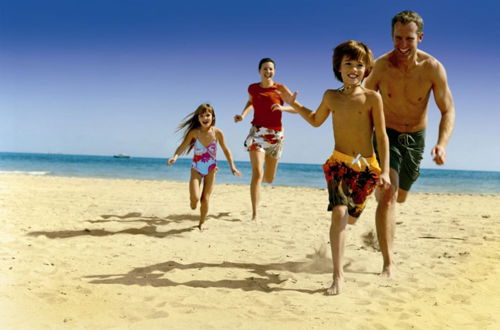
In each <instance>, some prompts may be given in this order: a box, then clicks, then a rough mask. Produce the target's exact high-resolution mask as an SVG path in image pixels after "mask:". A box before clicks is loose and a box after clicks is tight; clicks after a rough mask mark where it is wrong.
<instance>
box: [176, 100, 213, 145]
mask: <svg viewBox="0 0 500 330" xmlns="http://www.w3.org/2000/svg"><path fill="white" fill-rule="evenodd" d="M205 112H209V113H211V114H212V125H211V126H214V125H215V111H214V108H212V106H211V105H210V104H208V103H204V104H202V105H200V106H199V107H198V108H196V110H195V111H194V112H191V113H190V114H189V115H187V116H186V117H184V119H183V121H182V122H181V123H180V124H179V126H177V129H176V130H175V131H176V132H179V131H184V133H183V134H182V139H183V140H184V139H185V138H186V136H187V135H188V134H189V132H190V131H191V130H193V129H197V128H199V127H200V126H201V123H200V121H199V120H198V116H199V115H201V114H204V113H205ZM195 141H196V140H195V139H193V140H191V141H190V142H189V148H188V149H187V151H186V152H185V153H186V154H188V153H189V152H190V151H191V149H193V146H194V143H195Z"/></svg>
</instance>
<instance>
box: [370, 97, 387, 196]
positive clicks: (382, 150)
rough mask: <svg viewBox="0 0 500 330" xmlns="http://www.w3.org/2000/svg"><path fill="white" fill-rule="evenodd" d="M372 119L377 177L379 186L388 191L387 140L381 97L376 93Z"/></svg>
mask: <svg viewBox="0 0 500 330" xmlns="http://www.w3.org/2000/svg"><path fill="white" fill-rule="evenodd" d="M372 97H373V105H372V118H373V125H374V126H375V136H376V138H377V149H378V150H377V151H378V154H379V158H380V168H381V169H382V173H381V174H380V177H379V185H380V186H382V188H384V189H388V188H389V187H390V184H391V179H390V178H389V138H388V137H387V132H386V130H385V118H384V111H383V103H382V97H381V96H380V94H378V93H373V94H372Z"/></svg>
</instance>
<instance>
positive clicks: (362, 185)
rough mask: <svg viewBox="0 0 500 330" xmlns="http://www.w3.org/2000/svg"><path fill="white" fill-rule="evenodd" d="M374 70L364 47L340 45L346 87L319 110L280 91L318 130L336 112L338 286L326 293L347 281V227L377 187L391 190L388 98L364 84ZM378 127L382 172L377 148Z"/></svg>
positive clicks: (333, 179) (329, 177) (333, 231)
mask: <svg viewBox="0 0 500 330" xmlns="http://www.w3.org/2000/svg"><path fill="white" fill-rule="evenodd" d="M372 66H373V55H372V52H371V51H370V49H369V48H368V47H367V46H366V45H364V44H363V43H361V42H358V41H353V40H349V41H346V42H344V43H342V44H340V45H338V46H337V47H336V48H335V50H334V53H333V71H334V74H335V77H336V78H337V79H338V80H339V81H341V82H342V83H343V86H342V87H341V88H339V89H337V90H332V89H329V90H327V91H326V92H325V93H324V95H323V100H322V101H321V104H320V105H319V107H318V109H317V110H316V111H315V112H313V111H311V110H309V109H307V108H306V107H304V106H302V105H301V104H300V103H299V102H297V100H296V97H297V92H295V93H293V94H292V93H291V92H290V90H289V89H288V88H287V87H286V86H283V87H281V88H279V92H280V94H281V97H282V98H283V100H284V101H285V102H287V103H288V104H290V105H291V106H292V107H293V108H294V109H295V110H297V112H298V113H299V114H300V115H301V116H302V117H303V118H304V119H305V120H306V121H307V122H308V123H309V124H311V125H312V126H314V127H318V126H320V125H321V124H323V123H324V122H325V120H326V118H327V117H328V115H329V114H330V113H332V123H333V133H334V139H335V150H334V151H333V154H332V155H331V156H330V158H328V160H327V161H326V163H325V164H324V165H323V170H324V172H325V178H326V181H327V185H328V195H329V205H328V210H329V211H332V222H331V227H330V244H331V249H332V260H333V283H332V285H331V287H330V288H328V289H327V291H326V294H328V295H334V294H339V293H340V292H341V290H342V286H343V283H344V273H343V264H342V259H343V255H344V247H345V227H346V224H347V223H350V224H353V223H354V222H355V221H356V219H357V218H358V217H359V216H360V215H361V212H362V211H363V209H364V208H365V205H366V199H367V197H368V196H369V195H370V194H371V193H372V192H373V190H374V189H375V188H376V185H377V183H378V185H380V186H381V188H383V189H387V188H388V187H389V186H390V179H389V158H388V157H389V151H388V145H389V144H388V139H387V134H386V133H385V122H384V113H383V111H382V99H381V97H380V95H379V94H378V93H376V92H374V91H372V90H369V89H366V88H364V87H362V86H361V82H362V81H363V79H364V78H366V77H367V76H368V75H369V74H370V71H371V69H372ZM273 109H274V110H281V106H280V105H275V106H273ZM374 129H375V133H376V135H375V136H376V139H377V145H378V146H379V147H378V148H379V149H378V150H379V155H380V161H381V165H382V166H381V168H380V167H379V164H378V162H377V158H376V157H375V154H374V150H373V134H374Z"/></svg>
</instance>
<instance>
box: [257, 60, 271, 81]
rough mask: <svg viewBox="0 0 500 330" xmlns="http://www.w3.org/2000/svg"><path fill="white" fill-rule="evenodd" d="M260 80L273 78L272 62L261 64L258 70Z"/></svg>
mask: <svg viewBox="0 0 500 330" xmlns="http://www.w3.org/2000/svg"><path fill="white" fill-rule="evenodd" d="M259 73H260V76H261V77H262V79H272V78H273V77H274V64H273V62H265V63H262V65H261V66H260V69H259Z"/></svg>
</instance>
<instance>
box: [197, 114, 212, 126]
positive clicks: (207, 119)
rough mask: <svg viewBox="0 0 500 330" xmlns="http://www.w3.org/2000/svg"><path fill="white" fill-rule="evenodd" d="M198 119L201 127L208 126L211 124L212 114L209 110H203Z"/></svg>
mask: <svg viewBox="0 0 500 330" xmlns="http://www.w3.org/2000/svg"><path fill="white" fill-rule="evenodd" d="M198 121H199V122H200V124H201V126H202V127H205V128H209V127H210V126H212V121H213V116H212V113H211V112H209V111H205V112H204V113H201V114H199V115H198Z"/></svg>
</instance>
